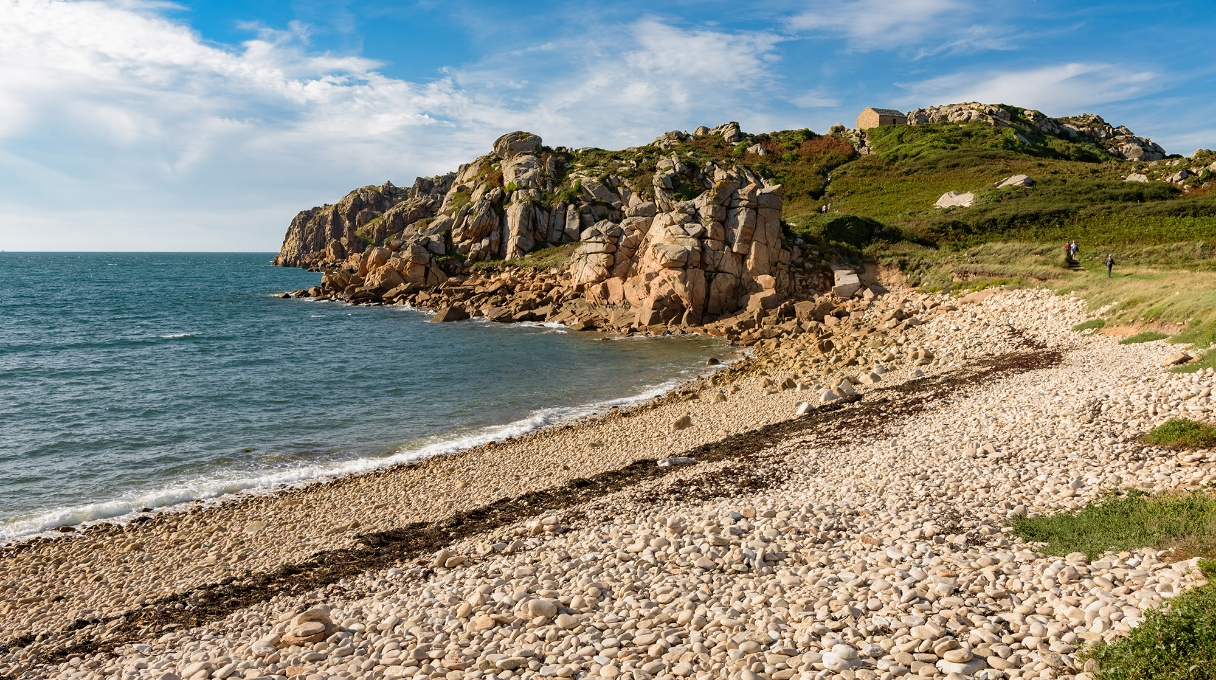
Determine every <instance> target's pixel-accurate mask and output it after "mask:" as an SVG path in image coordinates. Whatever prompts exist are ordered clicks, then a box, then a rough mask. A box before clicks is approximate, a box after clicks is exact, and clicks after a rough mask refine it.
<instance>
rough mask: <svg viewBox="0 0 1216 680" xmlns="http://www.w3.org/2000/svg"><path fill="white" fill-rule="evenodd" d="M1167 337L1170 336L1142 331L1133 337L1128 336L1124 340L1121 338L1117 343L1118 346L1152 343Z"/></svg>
mask: <svg viewBox="0 0 1216 680" xmlns="http://www.w3.org/2000/svg"><path fill="white" fill-rule="evenodd" d="M1168 337H1170V336H1168V335H1166V334H1165V333H1157V332H1156V331H1144V332H1143V333H1136V334H1135V335H1129V336H1127V337H1126V338H1123V339H1122V340H1120V341H1119V344H1120V345H1136V344H1139V343H1142V342H1152V341H1154V340H1164V339H1166V338H1168Z"/></svg>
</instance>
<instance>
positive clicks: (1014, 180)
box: [994, 175, 1034, 189]
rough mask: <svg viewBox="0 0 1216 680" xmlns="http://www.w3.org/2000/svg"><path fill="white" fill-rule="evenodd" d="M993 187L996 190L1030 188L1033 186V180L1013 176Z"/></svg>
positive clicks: (1025, 176)
mask: <svg viewBox="0 0 1216 680" xmlns="http://www.w3.org/2000/svg"><path fill="white" fill-rule="evenodd" d="M994 186H996V188H998V189H1003V188H1005V187H1032V186H1034V179H1033V178H1031V177H1029V176H1027V175H1014V176H1012V177H1006V178H1005V179H1003V180H1001V181H999V182H997V183H996V184H995V185H994Z"/></svg>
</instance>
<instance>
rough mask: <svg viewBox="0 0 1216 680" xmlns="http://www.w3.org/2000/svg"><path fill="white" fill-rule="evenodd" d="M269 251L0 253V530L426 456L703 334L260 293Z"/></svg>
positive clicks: (602, 407)
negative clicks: (618, 331) (607, 328)
mask: <svg viewBox="0 0 1216 680" xmlns="http://www.w3.org/2000/svg"><path fill="white" fill-rule="evenodd" d="M272 257H273V254H272V253H252V254H250V253H240V254H215V253H209V254H183V253H173V254H160V253H155V254H150V253H132V254H117V253H92V254H79V253H73V254H57V253H39V254H30V253H0V540H11V539H15V538H21V537H23V536H28V535H31V534H35V533H38V532H42V531H46V530H48V529H52V528H55V527H59V526H64V525H72V524H78V523H81V522H87V521H91V520H99V519H105V518H115V517H122V516H124V515H130V514H131V513H134V512H139V511H142V510H145V509H149V508H151V509H157V508H164V507H166V506H172V505H176V504H180V503H184V502H188V501H196V500H208V499H217V498H220V497H222V496H224V495H226V494H235V493H261V492H266V491H269V490H273V489H276V488H281V487H283V486H286V485H295V484H302V483H306V482H308V481H310V480H315V479H319V478H324V477H328V476H334V475H342V474H349V473H358V472H362V471H367V470H371V469H374V468H378V467H382V466H386V465H391V464H394V463H400V462H405V461H410V460H416V459H419V458H423V457H426V456H433V455H442V454H445V453H450V452H454V451H458V450H460V449H464V448H467V447H471V446H475V445H477V444H481V443H485V442H488V441H492V440H499V439H503V438H507V437H510V436H514V435H520V434H523V433H525V432H528V431H530V430H534V429H536V428H539V427H543V426H546V425H549V424H553V423H557V422H560V421H564V420H568V419H574V418H579V417H582V416H587V415H592V414H597V413H602V412H604V411H606V410H608V409H610V408H611V407H613V406H621V405H626V404H630V403H634V402H637V401H640V400H643V399H646V398H649V397H651V396H654V395H657V394H659V393H661V392H662V391H664V390H666V389H669V388H670V387H672V386H674V385H676V384H678V383H679V382H681V381H683V380H687V379H689V378H691V377H693V376H695V375H697V374H698V373H700V372H704V371H707V370H711V369H708V368H707V367H706V360H707V359H708V358H709V357H711V356H717V357H722V356H724V355H725V353H726V351H727V347H726V346H725V345H723V344H722V343H721V342H720V341H718V340H715V339H713V338H706V337H696V336H676V337H663V338H636V339H635V338H627V339H608V338H606V337H604V336H602V335H600V334H594V333H578V332H573V331H568V330H566V329H563V328H560V327H549V326H546V325H537V324H492V323H488V322H485V321H478V320H473V321H463V322H456V323H442V324H436V323H429V320H430V317H431V313H430V312H428V311H425V310H419V309H413V308H409V307H404V306H350V305H346V304H342V303H337V302H322V301H315V300H309V299H286V300H285V299H280V298H278V297H276V296H275V294H277V293H280V292H282V291H285V290H294V289H299V288H307V287H309V286H312V285H315V284H317V283H318V282H319V279H320V277H319V275H318V274H316V273H311V272H307V271H304V270H300V269H287V268H281V267H274V266H272V265H271V264H270V261H271V258H272Z"/></svg>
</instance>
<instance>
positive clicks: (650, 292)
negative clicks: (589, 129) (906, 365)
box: [275, 123, 818, 326]
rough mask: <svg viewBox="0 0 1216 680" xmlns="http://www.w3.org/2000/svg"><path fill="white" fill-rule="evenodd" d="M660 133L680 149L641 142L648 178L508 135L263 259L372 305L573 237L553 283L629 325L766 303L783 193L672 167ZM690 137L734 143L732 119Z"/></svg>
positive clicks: (336, 211)
mask: <svg viewBox="0 0 1216 680" xmlns="http://www.w3.org/2000/svg"><path fill="white" fill-rule="evenodd" d="M672 135H680V136H682V138H681V139H680V140H674V141H676V142H679V141H684V140H683V137H684V136H685V135H683V133H667V135H664V136H663V137H660V138H659V139H658V140H656V143H655V144H654V145H651V146H650V147H649V148H650V149H651V152H652V153H653V154H658V158H657V159H651V161H650V162H651V163H652V167H653V168H654V170H653V172H648V173H638V172H635V171H634V170H635V169H636V167H637V161H636V160H633V161H632V162H631V161H628V160H626V161H623V162H621V161H620V159H617V158H615V157H609V158H608V159H606V162H607V164H608V165H610V166H616V167H617V168H618V171H620V172H621V174H616V173H613V172H603V170H604V163H599V162H596V163H589V162H588V161H587V159H589V158H591V159H598V158H599V157H598V156H597V155H596V154H597V153H607V152H599V150H580V151H577V152H575V151H570V150H567V149H561V148H560V147H559V148H558V149H550V148H548V147H545V146H544V145H543V143H542V141H541V139H540V138H539V137H537V136H536V135H533V134H530V133H527V132H513V133H510V134H507V135H504V136H502V137H501V138H499V139H498V140H497V141H495V143H494V148H493V151H492V152H491V153H489V154H486V155H485V156H482V157H480V158H478V159H476V160H474V161H473V162H472V163H469V164H467V165H462V166H461V167H460V169H459V171H458V172H457V173H453V174H450V175H445V176H442V177H433V178H422V179H419V180H418V181H417V182H415V184H414V186H413V187H411V188H410V189H408V190H402V189H398V188H396V187H393V186H392V185H391V184H387V183H386V184H385V185H384V186H382V187H363V188H361V189H357V190H355V191H353V192H351V193H350V194H348V195H347V196H346V197H345V198H343V199H342V200H341V201H339V202H338V203H337V204H336V205H333V206H323V207H321V208H314V209H312V210H308V211H305V212H302V213H300V214H299V215H297V216H296V219H295V220H294V221H293V222H292V225H291V227H290V228H289V230H288V233H287V237H286V238H285V240H284V243H283V248H282V250H281V251H280V253H279V256H278V257H277V258H276V260H275V263H276V264H280V265H288V266H304V267H309V268H313V269H321V270H324V271H325V272H326V275H325V278H324V281H325V289H326V290H327V291H330V292H333V293H340V294H343V295H346V296H347V297H350V295H355V296H356V297H355V299H359V300H362V299H381V300H383V299H386V296H388V298H387V299H393V298H394V296H393V295H391V293H393V292H394V291H397V292H398V293H399V294H403V293H405V292H407V291H410V290H411V287H421V286H427V285H436V284H438V283H440V282H442V281H443V280H445V279H446V278H447V277H448V276H450V275H453V274H461V273H463V272H464V271H467V269H468V267H469V265H470V264H471V263H473V262H477V261H481V260H485V259H497V258H502V259H506V260H512V259H515V258H518V257H521V256H523V255H525V254H527V253H529V252H530V251H533V250H535V249H537V248H538V247H541V246H552V245H562V244H566V243H572V242H578V243H579V245H578V246H577V248H576V249H575V250H574V253H573V255H572V257H571V258H570V261H569V263H568V264H567V265H566V268H565V270H564V272H563V280H564V281H565V283H566V284H567V285H568V286H569V287H571V288H572V289H575V290H577V291H579V292H580V293H581V294H582V297H584V298H585V300H586V301H587V302H588V303H589V304H591V305H593V306H597V307H602V308H625V309H628V310H631V312H630V314H631V315H632V316H633V320H632V323H636V324H638V325H641V326H652V325H655V324H670V323H676V324H684V325H699V324H701V323H702V322H703V321H704V320H706V319H707V318H717V317H721V316H724V315H728V314H730V313H733V312H735V311H736V310H739V309H743V308H750V309H760V308H768V309H771V308H774V307H776V306H777V305H778V304H779V302H780V301H781V300H782V299H783V298H784V297H786V296H787V295H788V294H789V293H791V292H792V291H793V290H794V289H795V288H796V287H797V285H798V283H799V281H798V280H796V279H795V278H793V277H791V276H790V274H789V271H788V265H789V263H790V260H791V252H790V251H789V250H787V249H785V248H783V245H782V244H783V236H782V229H781V211H782V189H781V186H780V185H775V184H772V183H770V182H769V181H767V180H765V179H764V178H762V177H760V176H758V175H757V174H755V173H753V172H752V171H751V170H749V169H747V168H744V167H740V166H737V165H734V164H733V163H732V164H731V165H729V166H727V165H725V164H723V165H722V166H719V165H716V164H715V163H713V162H712V161H711V162H708V163H705V164H704V165H702V166H701V167H696V166H693V165H691V164H689V163H687V162H684V161H681V159H680V158H679V157H678V156H677V155H676V154H671V153H670V152H665V151H664V150H663V149H664V148H665V147H666V146H668V145H669V144H670V143H671V142H672V141H673V140H672V139H668V138H669V137H671V136H672ZM694 135H696V136H697V137H698V138H705V139H706V140H713V141H714V143H719V144H720V145H728V144H734V143H746V136H745V135H743V134H742V133H741V132H740V130H739V126H738V124H735V123H731V124H727V125H724V126H719V127H717V128H713V129H709V128H698V130H697V131H696V133H694ZM694 135H686V137H687V138H688V139H693V137H694ZM723 148H725V149H729V146H723ZM665 153H666V154H670V155H663V154H665ZM601 160H604V159H601ZM631 163H632V165H631ZM631 171H633V172H631ZM627 175H632V176H627ZM815 283H816V285H817V284H818V280H817V279H816V281H815ZM348 289H349V291H348ZM360 291H363V292H362V293H360ZM618 318H619V317H618Z"/></svg>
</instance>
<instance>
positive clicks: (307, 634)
mask: <svg viewBox="0 0 1216 680" xmlns="http://www.w3.org/2000/svg"><path fill="white" fill-rule="evenodd" d="M337 629H338V627H337V626H336V625H334V622H333V621H331V620H330V618H329V614H327V613H326V612H324V611H322V610H320V609H310V610H308V611H306V612H304V613H302V614H299V615H297V616H296V617H294V618H293V619H292V620H291V628H290V632H289V633H288V634H287V635H284V636H283V639H282V642H281V644H282V646H284V647H290V646H293V645H299V646H303V645H311V644H316V643H318V642H320V641H322V640H324V639H325V638H327V637H329V636H330V635H333V633H334V631H336V630H337Z"/></svg>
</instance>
